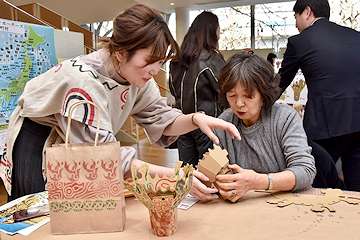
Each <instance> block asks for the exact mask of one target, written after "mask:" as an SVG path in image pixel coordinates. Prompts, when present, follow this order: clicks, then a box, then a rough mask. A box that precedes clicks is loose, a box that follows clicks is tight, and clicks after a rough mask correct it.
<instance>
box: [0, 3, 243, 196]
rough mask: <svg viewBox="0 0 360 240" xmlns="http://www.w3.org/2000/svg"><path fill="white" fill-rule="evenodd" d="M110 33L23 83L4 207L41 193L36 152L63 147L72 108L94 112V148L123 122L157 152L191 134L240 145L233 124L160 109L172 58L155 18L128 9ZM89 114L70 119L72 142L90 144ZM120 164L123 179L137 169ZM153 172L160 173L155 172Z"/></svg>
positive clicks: (5, 173) (127, 160) (4, 168)
mask: <svg viewBox="0 0 360 240" xmlns="http://www.w3.org/2000/svg"><path fill="white" fill-rule="evenodd" d="M113 26H114V27H113V28H114V29H113V36H112V37H111V38H110V39H108V40H107V41H105V42H103V44H102V47H103V48H102V49H100V50H98V51H96V52H93V53H91V54H89V55H85V56H80V57H76V58H74V59H71V60H66V61H64V62H62V63H59V64H58V65H57V66H55V67H54V68H52V69H50V70H49V71H47V72H45V73H44V74H42V75H40V76H38V77H36V78H34V79H32V80H31V81H29V82H28V83H27V85H26V87H25V90H24V92H23V94H22V95H21V97H20V99H19V102H18V103H19V104H18V107H17V108H16V109H15V111H14V112H13V114H12V116H11V119H10V123H9V129H8V137H7V154H5V155H4V156H5V157H4V159H2V162H1V168H0V171H1V172H0V173H1V177H2V179H3V181H4V184H5V187H6V189H7V191H8V193H9V195H11V196H10V198H9V199H10V200H11V199H15V198H18V197H21V196H23V195H26V194H30V193H34V192H38V191H43V190H44V189H45V182H46V167H45V161H44V159H45V158H44V156H43V154H44V153H43V150H44V149H45V148H46V147H47V146H50V145H51V144H52V143H55V142H56V143H58V142H63V140H64V133H65V132H66V126H67V116H68V109H69V107H70V106H71V105H72V104H73V103H75V102H76V101H79V100H83V99H85V100H88V101H91V102H93V103H95V104H96V105H97V106H98V107H99V110H100V113H101V123H100V128H101V131H100V137H99V141H101V142H111V141H116V139H115V134H116V133H117V132H118V131H119V130H120V128H121V127H122V125H123V124H124V122H125V120H126V119H127V117H128V116H130V115H131V116H133V117H134V118H135V120H136V122H137V123H138V124H139V125H140V126H142V127H144V128H145V129H146V130H147V132H148V133H149V135H150V137H151V139H152V140H153V141H154V142H156V143H157V144H159V145H162V146H165V145H168V144H171V143H172V142H173V141H175V140H176V136H177V135H180V134H184V133H186V132H189V131H193V130H195V129H197V128H198V127H199V128H201V130H202V131H204V132H205V133H206V134H207V135H209V137H210V138H211V139H212V140H213V141H215V142H218V139H217V137H216V136H215V135H214V133H213V131H214V129H215V128H221V129H226V130H228V131H229V133H230V134H232V135H234V136H235V137H237V138H239V137H240V136H239V133H238V131H237V130H236V128H235V127H234V126H233V125H232V124H230V123H226V122H225V121H222V120H218V119H215V118H212V117H209V116H206V115H205V114H190V115H183V114H182V113H181V111H179V110H176V109H172V108H171V107H169V106H167V105H166V99H165V98H162V97H161V96H160V93H159V90H158V88H157V85H156V83H155V81H154V79H153V76H154V75H156V74H157V73H158V71H159V70H160V66H161V65H162V64H163V63H164V61H166V60H168V59H171V58H172V57H174V56H176V55H177V54H178V46H177V44H176V42H175V41H174V39H173V37H172V36H171V34H170V31H169V29H168V27H167V25H166V23H165V22H164V20H163V18H162V17H161V15H160V14H159V13H158V12H157V11H155V10H153V9H151V8H149V7H147V6H145V5H134V6H132V7H130V8H129V9H127V10H126V11H125V12H123V13H121V14H120V15H118V16H117V17H116V19H115V20H114V25H113ZM169 45H170V46H171V48H170V51H169V54H168V55H166V52H167V50H168V47H169ZM78 109H80V108H78ZM94 114H95V113H94V109H93V108H92V107H91V106H84V108H83V110H82V111H80V110H77V111H76V112H74V114H73V116H72V125H71V126H72V127H71V138H72V142H75V143H76V142H93V141H94V138H95V132H96V120H95V119H94ZM121 157H122V167H123V172H124V173H125V174H129V169H130V166H131V165H133V164H136V165H140V164H141V163H142V162H141V161H139V160H136V159H134V157H135V150H134V149H133V148H129V147H128V148H125V147H122V148H121ZM152 169H154V171H158V172H161V171H166V169H165V168H160V167H153V168H152ZM198 176H200V178H201V177H202V176H201V175H198ZM194 186H195V188H194V189H195V195H196V193H198V194H205V195H206V194H209V193H211V192H212V191H210V190H208V189H205V188H203V186H201V185H200V182H199V181H197V180H196V181H195V183H194ZM196 186H200V188H199V189H197V188H196Z"/></svg>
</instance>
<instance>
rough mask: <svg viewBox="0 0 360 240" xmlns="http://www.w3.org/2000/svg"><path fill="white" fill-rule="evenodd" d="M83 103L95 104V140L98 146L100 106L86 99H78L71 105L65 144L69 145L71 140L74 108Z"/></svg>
mask: <svg viewBox="0 0 360 240" xmlns="http://www.w3.org/2000/svg"><path fill="white" fill-rule="evenodd" d="M83 104H90V105H93V106H94V107H95V109H96V113H97V114H96V115H97V126H96V135H95V142H94V146H97V145H98V143H99V130H100V111H99V108H98V106H96V105H95V103H92V102H89V101H86V100H81V101H78V102H76V103H74V104H73V105H71V107H70V109H69V115H68V126H67V129H66V138H65V146H66V147H68V144H69V140H70V125H71V116H72V113H73V111H74V109H75V108H76V107H78V106H79V105H83Z"/></svg>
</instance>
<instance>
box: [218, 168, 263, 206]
mask: <svg viewBox="0 0 360 240" xmlns="http://www.w3.org/2000/svg"><path fill="white" fill-rule="evenodd" d="M229 168H231V169H232V170H234V171H235V172H236V173H235V174H228V175H218V176H216V185H217V186H218V188H219V193H220V194H221V196H223V198H225V199H229V200H230V201H232V202H236V201H238V200H239V199H240V198H241V197H242V196H244V194H245V193H247V192H248V191H249V190H253V189H254V185H256V181H257V180H256V179H257V175H258V173H256V172H255V171H253V170H248V169H243V168H241V167H240V166H239V165H236V164H234V165H229Z"/></svg>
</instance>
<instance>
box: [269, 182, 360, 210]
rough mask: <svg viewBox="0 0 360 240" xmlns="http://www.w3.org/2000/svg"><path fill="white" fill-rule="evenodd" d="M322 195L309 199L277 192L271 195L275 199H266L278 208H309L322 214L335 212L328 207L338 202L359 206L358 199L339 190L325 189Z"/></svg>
mask: <svg viewBox="0 0 360 240" xmlns="http://www.w3.org/2000/svg"><path fill="white" fill-rule="evenodd" d="M321 192H322V193H324V195H323V196H317V197H314V198H309V196H297V195H296V194H292V193H284V192H277V193H273V196H274V197H275V198H276V199H268V200H267V202H268V203H270V204H276V205H277V206H278V207H285V206H289V205H291V204H296V205H305V206H311V210H312V211H314V212H323V211H324V210H325V209H328V210H329V211H330V212H335V211H336V210H335V208H333V207H332V206H330V205H333V204H335V203H338V202H340V201H344V202H347V203H349V204H359V203H360V197H356V196H351V195H346V194H345V193H343V192H342V191H341V190H340V189H332V188H327V189H324V190H321Z"/></svg>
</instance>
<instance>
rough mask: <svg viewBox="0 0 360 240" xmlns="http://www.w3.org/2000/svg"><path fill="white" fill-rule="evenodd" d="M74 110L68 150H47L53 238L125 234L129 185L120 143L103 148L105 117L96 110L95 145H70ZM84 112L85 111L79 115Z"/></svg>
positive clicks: (60, 146) (65, 147) (65, 146)
mask: <svg viewBox="0 0 360 240" xmlns="http://www.w3.org/2000/svg"><path fill="white" fill-rule="evenodd" d="M82 104H91V105H94V104H93V103H91V102H88V101H79V102H77V103H75V104H73V105H72V106H71V108H70V110H69V117H68V128H67V131H66V141H65V144H58V145H53V146H52V147H49V148H47V149H46V164H47V181H48V185H47V190H48V192H49V204H50V219H51V221H50V223H51V233H52V234H73V233H94V232H113V231H123V230H124V226H125V199H124V186H123V185H124V181H123V174H122V168H121V160H120V143H119V142H111V143H98V139H99V126H100V124H99V123H100V112H99V111H98V109H97V107H96V105H94V106H95V108H96V109H97V112H96V115H97V133H96V137H95V143H76V144H71V143H69V135H70V123H71V115H72V112H73V110H74V108H75V107H77V106H79V105H82ZM80 111H81V109H80Z"/></svg>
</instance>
